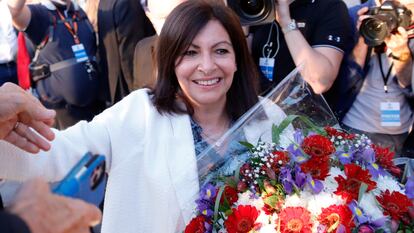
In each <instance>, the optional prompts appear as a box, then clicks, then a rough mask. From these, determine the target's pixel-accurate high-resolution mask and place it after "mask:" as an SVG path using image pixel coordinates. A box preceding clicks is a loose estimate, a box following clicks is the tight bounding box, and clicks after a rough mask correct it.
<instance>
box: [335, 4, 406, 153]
mask: <svg viewBox="0 0 414 233" xmlns="http://www.w3.org/2000/svg"><path fill="white" fill-rule="evenodd" d="M375 6H378V7H377V8H375ZM410 8H411V10H412V8H413V5H412V3H411V0H404V1H401V2H397V1H384V2H382V3H381V2H375V1H373V0H370V1H368V2H367V3H366V4H364V5H361V6H357V7H355V8H351V9H350V13H351V16H353V17H354V18H355V19H357V21H356V23H355V25H356V29H357V30H358V34H357V36H358V39H357V43H356V45H355V47H354V49H353V51H352V54H351V58H350V60H351V61H350V63H349V67H354V71H355V72H351V73H350V79H351V80H352V82H353V86H352V87H351V88H350V89H352V90H354V91H353V92H351V93H350V94H348V95H347V96H343V97H342V98H345V99H348V100H349V101H351V103H350V108H349V109H348V110H346V111H345V113H346V114H345V115H344V118H343V120H342V123H343V125H344V127H345V128H346V129H348V130H350V131H351V132H356V133H365V134H367V135H368V136H369V137H370V138H371V140H373V142H374V143H378V144H380V145H382V146H387V147H391V148H394V149H395V151H396V152H397V154H398V153H401V152H402V147H403V143H404V141H405V139H406V138H407V135H408V131H409V129H410V127H411V125H412V122H413V118H412V116H413V112H412V110H411V108H410V105H409V101H408V99H407V97H406V95H405V93H407V89H411V87H410V85H411V78H412V72H413V60H412V53H411V51H412V49H413V45H414V44H413V41H412V40H409V36H408V33H407V29H408V27H409V25H410V24H411V22H412V13H411V12H410ZM370 9H371V10H370ZM389 9H391V10H389ZM352 14H356V15H352ZM383 16H385V17H383ZM395 18H397V19H395ZM392 19H395V20H392ZM375 20H377V21H378V20H379V22H381V23H379V24H377V22H376V21H375ZM382 20H384V21H383V22H382ZM392 21H395V22H399V24H394V26H395V28H392V27H391V28H382V27H384V25H388V26H387V27H390V26H392V25H393V24H392ZM404 22H407V23H404ZM371 24H372V25H377V26H378V25H379V26H378V27H377V26H376V27H375V28H372V27H371ZM374 29H375V30H374ZM385 29H387V30H385ZM386 31H389V32H390V33H388V34H383V33H382V32H386ZM361 35H364V36H361ZM383 35H386V36H385V38H384V39H382V37H383Z"/></svg>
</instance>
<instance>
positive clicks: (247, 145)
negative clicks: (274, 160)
mask: <svg viewBox="0 0 414 233" xmlns="http://www.w3.org/2000/svg"><path fill="white" fill-rule="evenodd" d="M239 143H240V144H241V145H243V146H245V147H246V148H247V149H248V150H249V151H252V150H253V149H254V145H253V144H251V143H249V142H244V141H240V142H239Z"/></svg>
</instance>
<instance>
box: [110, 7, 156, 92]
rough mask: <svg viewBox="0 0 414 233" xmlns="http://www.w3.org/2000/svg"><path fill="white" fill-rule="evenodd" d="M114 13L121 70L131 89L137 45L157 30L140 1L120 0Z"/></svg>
mask: <svg viewBox="0 0 414 233" xmlns="http://www.w3.org/2000/svg"><path fill="white" fill-rule="evenodd" d="M114 14H115V31H116V35H117V39H118V46H119V47H118V49H119V56H120V63H121V70H122V73H123V76H124V78H125V80H126V82H127V84H128V87H129V89H131V87H132V81H133V61H134V59H133V58H134V49H135V46H136V44H137V43H138V41H140V40H141V39H143V38H145V37H148V36H152V35H154V34H155V30H154V28H153V27H152V24H151V22H150V21H149V19H148V18H147V16H146V15H145V12H144V10H143V9H142V6H141V4H140V3H139V1H136V0H118V1H117V2H116V3H115V6H114Z"/></svg>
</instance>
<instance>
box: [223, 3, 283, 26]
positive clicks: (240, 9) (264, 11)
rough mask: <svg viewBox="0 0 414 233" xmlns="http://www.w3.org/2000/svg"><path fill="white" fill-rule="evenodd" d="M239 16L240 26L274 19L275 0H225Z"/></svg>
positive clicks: (268, 21) (263, 22)
mask: <svg viewBox="0 0 414 233" xmlns="http://www.w3.org/2000/svg"><path fill="white" fill-rule="evenodd" d="M227 6H228V7H230V8H231V9H232V10H233V11H234V12H236V14H237V15H238V16H239V17H240V23H241V25H242V26H253V25H259V24H266V23H271V22H273V20H274V19H275V0H227Z"/></svg>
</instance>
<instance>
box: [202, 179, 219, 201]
mask: <svg viewBox="0 0 414 233" xmlns="http://www.w3.org/2000/svg"><path fill="white" fill-rule="evenodd" d="M216 192H217V190H216V187H215V186H214V185H212V184H211V183H207V184H206V185H204V187H203V188H202V189H201V190H200V199H204V200H212V199H213V197H215V196H216Z"/></svg>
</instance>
